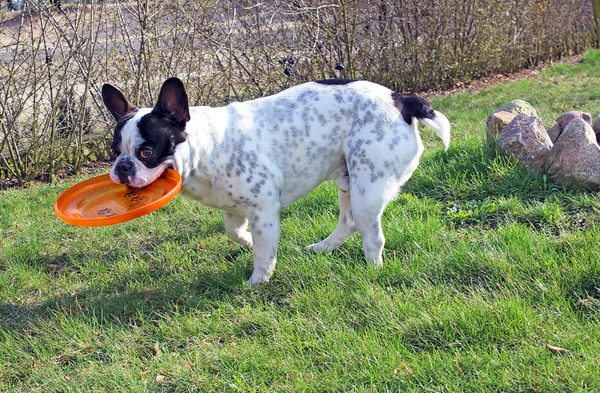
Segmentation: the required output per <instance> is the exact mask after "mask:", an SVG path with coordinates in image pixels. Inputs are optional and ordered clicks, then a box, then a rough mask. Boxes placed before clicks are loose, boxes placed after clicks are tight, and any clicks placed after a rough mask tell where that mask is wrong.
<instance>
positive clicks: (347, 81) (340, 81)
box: [315, 79, 356, 86]
mask: <svg viewBox="0 0 600 393" xmlns="http://www.w3.org/2000/svg"><path fill="white" fill-rule="evenodd" d="M315 82H316V83H318V84H320V85H328V86H340V85H347V84H350V83H352V82H356V80H354V79H323V80H318V81H315Z"/></svg>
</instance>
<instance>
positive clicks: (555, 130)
mask: <svg viewBox="0 0 600 393" xmlns="http://www.w3.org/2000/svg"><path fill="white" fill-rule="evenodd" d="M573 119H583V120H585V121H586V122H587V123H588V124H589V125H592V116H591V115H590V114H589V113H586V112H581V111H571V112H566V113H564V114H562V115H560V116H559V117H558V118H557V119H556V120H555V122H554V125H553V126H552V127H550V129H549V130H548V135H549V136H550V140H551V141H552V142H553V143H555V142H556V140H557V139H558V137H559V136H560V134H561V133H562V132H563V130H564V129H565V127H566V126H567V125H568V124H569V123H570V122H571V121H572V120H573ZM599 126H600V124H599Z"/></svg>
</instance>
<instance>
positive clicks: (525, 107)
mask: <svg viewBox="0 0 600 393" xmlns="http://www.w3.org/2000/svg"><path fill="white" fill-rule="evenodd" d="M501 111H503V112H508V113H513V114H515V115H518V114H520V113H524V114H526V115H529V116H537V112H536V110H535V108H534V107H533V106H531V104H530V103H529V102H527V101H523V100H512V101H511V102H509V103H508V104H506V105H504V106H503V107H502V108H500V109H498V110H497V111H496V112H501Z"/></svg>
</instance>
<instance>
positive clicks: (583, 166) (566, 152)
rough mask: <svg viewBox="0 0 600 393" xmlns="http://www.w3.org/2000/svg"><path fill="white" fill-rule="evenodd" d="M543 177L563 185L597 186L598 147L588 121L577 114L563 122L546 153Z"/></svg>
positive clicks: (599, 171)
mask: <svg viewBox="0 0 600 393" xmlns="http://www.w3.org/2000/svg"><path fill="white" fill-rule="evenodd" d="M546 176H548V179H549V180H550V181H552V182H553V183H556V184H559V185H561V186H564V187H570V188H586V189H590V190H599V189H600V147H598V143H597V141H596V135H595V133H594V130H593V128H592V126H591V125H590V124H589V122H587V121H586V120H584V119H583V118H581V117H580V118H575V119H573V120H571V121H570V122H569V123H568V124H567V126H566V127H565V129H564V130H563V132H562V133H561V135H560V138H558V139H557V141H556V144H555V145H554V147H553V148H552V151H550V154H548V157H547V159H546Z"/></svg>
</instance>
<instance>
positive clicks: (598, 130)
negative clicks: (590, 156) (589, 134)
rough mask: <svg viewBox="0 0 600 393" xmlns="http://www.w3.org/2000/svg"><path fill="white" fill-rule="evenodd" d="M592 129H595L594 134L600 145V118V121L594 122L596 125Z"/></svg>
mask: <svg viewBox="0 0 600 393" xmlns="http://www.w3.org/2000/svg"><path fill="white" fill-rule="evenodd" d="M592 128H593V129H594V132H595V133H596V142H598V144H600V118H598V120H596V121H595V122H594V124H593V125H592Z"/></svg>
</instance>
